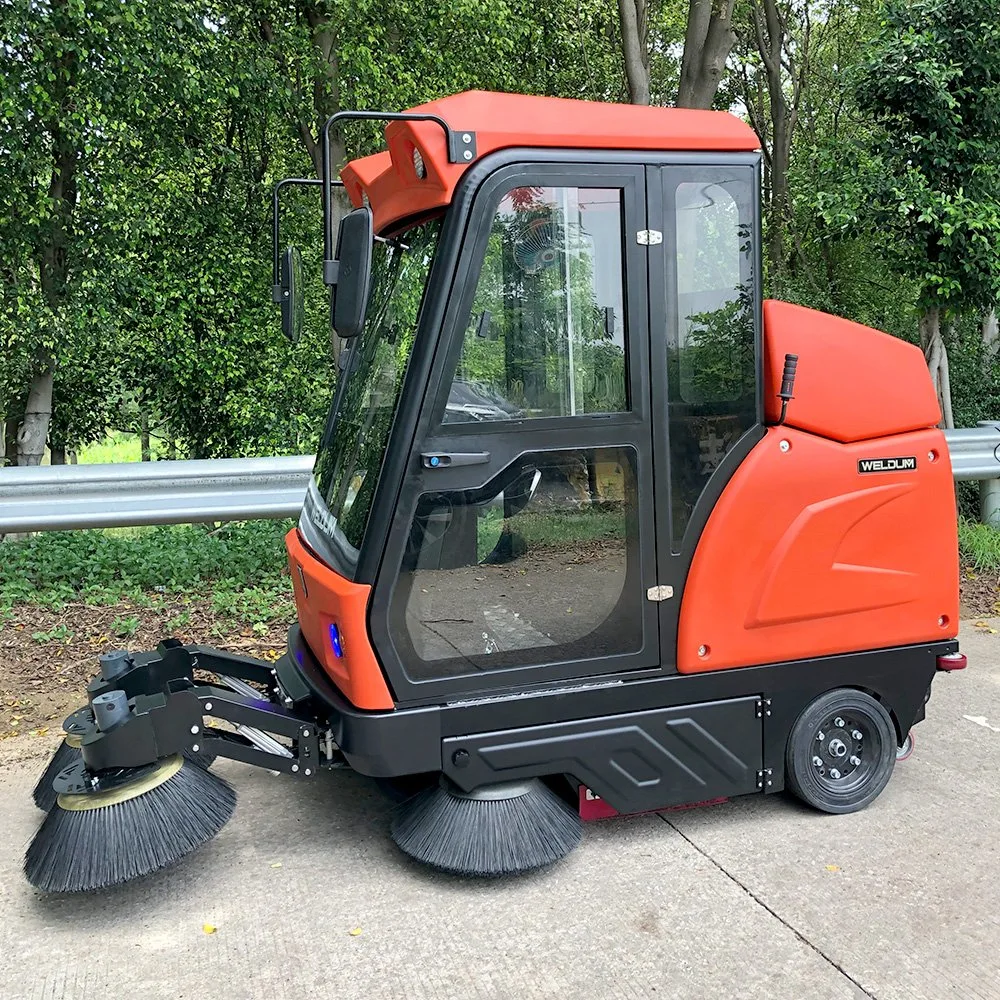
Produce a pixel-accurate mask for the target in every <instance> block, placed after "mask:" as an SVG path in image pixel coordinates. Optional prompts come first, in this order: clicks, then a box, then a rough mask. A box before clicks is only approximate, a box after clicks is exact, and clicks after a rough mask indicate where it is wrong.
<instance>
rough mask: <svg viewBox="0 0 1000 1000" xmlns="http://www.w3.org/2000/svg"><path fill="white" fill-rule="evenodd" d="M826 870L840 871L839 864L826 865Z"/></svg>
mask: <svg viewBox="0 0 1000 1000" xmlns="http://www.w3.org/2000/svg"><path fill="white" fill-rule="evenodd" d="M826 870H827V871H828V872H839V871H840V865H827V866H826Z"/></svg>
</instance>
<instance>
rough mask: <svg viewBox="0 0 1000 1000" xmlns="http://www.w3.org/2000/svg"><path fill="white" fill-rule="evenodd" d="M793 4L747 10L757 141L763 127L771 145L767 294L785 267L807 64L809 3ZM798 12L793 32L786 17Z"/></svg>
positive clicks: (777, 2) (774, 2)
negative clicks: (759, 110)
mask: <svg viewBox="0 0 1000 1000" xmlns="http://www.w3.org/2000/svg"><path fill="white" fill-rule="evenodd" d="M796 10H797V8H796V7H795V6H793V5H792V4H790V3H787V2H781V0H752V2H751V15H752V18H753V34H754V42H755V43H756V47H757V53H758V54H759V56H760V60H761V63H762V64H763V71H764V77H765V79H766V82H767V105H768V107H767V116H768V118H770V124H771V127H770V130H767V129H766V128H764V123H763V122H756V123H755V125H754V127H755V128H757V130H758V135H759V136H760V139H761V144H762V145H763V146H764V148H765V150H767V143H766V138H767V136H766V135H765V132H767V131H769V132H770V140H771V145H770V150H769V151H768V155H767V156H766V160H767V179H768V185H767V187H768V190H767V196H768V209H769V212H768V263H769V265H770V281H771V294H772V295H774V296H778V295H780V294H781V284H782V277H783V272H784V270H785V262H786V253H785V232H786V229H787V227H788V225H789V223H790V221H791V220H790V216H791V212H790V204H789V197H788V168H789V165H790V162H791V155H792V139H793V135H794V132H795V124H796V121H797V118H798V111H799V104H800V101H801V98H802V93H803V89H804V83H805V80H806V76H807V72H806V71H807V68H808V65H809V35H810V22H809V5H808V4H806V5H804V6H803V7H802V9H801V10H800V11H799V12H798V15H797V14H796ZM794 16H801V23H799V24H798V29H797V31H796V34H795V36H794V37H793V35H792V33H791V29H790V27H789V21H790V19H791V18H792V17H794Z"/></svg>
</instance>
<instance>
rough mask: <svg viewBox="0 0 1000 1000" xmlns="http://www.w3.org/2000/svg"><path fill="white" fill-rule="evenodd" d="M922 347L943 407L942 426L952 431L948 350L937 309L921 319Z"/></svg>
mask: <svg viewBox="0 0 1000 1000" xmlns="http://www.w3.org/2000/svg"><path fill="white" fill-rule="evenodd" d="M920 346H921V347H922V348H923V351H924V357H925V358H926V359H927V370H928V371H929V372H930V375H931V380H932V381H933V383H934V391H935V393H936V394H937V398H938V405H939V406H940V407H941V420H940V422H939V423H940V426H941V427H944V428H945V429H946V430H951V429H952V428H954V426H955V417H954V415H953V413H952V409H951V377H950V374H949V370H948V348H947V346H946V344H945V342H944V338H943V337H942V336H941V312H940V310H939V309H937V308H931V309H928V310H927V311H926V312H925V313H924V314H923V315H922V316H921V317H920Z"/></svg>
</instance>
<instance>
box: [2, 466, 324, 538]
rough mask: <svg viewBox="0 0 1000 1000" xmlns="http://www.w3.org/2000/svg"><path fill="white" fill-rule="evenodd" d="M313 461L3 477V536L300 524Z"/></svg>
mask: <svg viewBox="0 0 1000 1000" xmlns="http://www.w3.org/2000/svg"><path fill="white" fill-rule="evenodd" d="M312 466H313V457H312V456H311V455H296V456H293V457H291V458H219V459H204V460H201V461H189V462H123V463H119V464H114V465H54V466H53V465H38V466H34V467H31V468H13V469H0V534H9V533H12V532H18V531H65V530H68V529H71V528H119V527H128V526H132V525H139V524H182V523H189V522H194V521H244V520H252V519H255V518H270V517H297V516H298V514H299V511H300V510H301V509H302V502H303V500H304V498H305V495H306V486H307V485H308V482H309V475H310V473H311V472H312Z"/></svg>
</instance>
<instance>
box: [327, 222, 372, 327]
mask: <svg viewBox="0 0 1000 1000" xmlns="http://www.w3.org/2000/svg"><path fill="white" fill-rule="evenodd" d="M374 237H375V230H374V223H373V221H372V213H371V209H370V208H368V207H367V206H364V207H362V208H356V209H354V211H353V212H349V213H348V214H347V215H345V216H344V217H343V218H342V219H341V220H340V233H339V235H338V237H337V260H336V261H335V262H334V268H335V276H331V277H335V281H333V282H332V284H333V288H332V289H331V292H330V319H331V322H332V323H333V329H334V330H335V331H336V333H337V336H338V337H343V338H344V339H345V340H346V339H350V338H351V337H356V336H357V335H358V334H359V333H361V330H362V328H363V327H364V325H365V314H366V313H367V311H368V292H369V290H370V289H371V280H372V247H373V244H374Z"/></svg>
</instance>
